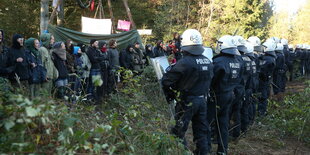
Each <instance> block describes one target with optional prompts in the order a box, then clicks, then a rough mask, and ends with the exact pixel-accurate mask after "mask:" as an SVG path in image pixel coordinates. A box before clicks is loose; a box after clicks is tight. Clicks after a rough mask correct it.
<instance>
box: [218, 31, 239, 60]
mask: <svg viewBox="0 0 310 155" xmlns="http://www.w3.org/2000/svg"><path fill="white" fill-rule="evenodd" d="M216 50H217V52H219V51H220V52H223V53H226V54H232V55H240V53H239V51H238V50H237V44H236V41H235V39H234V37H233V36H231V35H224V36H222V37H221V38H220V39H219V40H218V41H217V47H216Z"/></svg>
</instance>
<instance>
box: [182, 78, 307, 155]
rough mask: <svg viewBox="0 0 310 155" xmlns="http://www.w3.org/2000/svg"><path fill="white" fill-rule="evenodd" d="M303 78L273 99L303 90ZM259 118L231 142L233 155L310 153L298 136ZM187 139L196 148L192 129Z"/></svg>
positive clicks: (230, 146)
mask: <svg viewBox="0 0 310 155" xmlns="http://www.w3.org/2000/svg"><path fill="white" fill-rule="evenodd" d="M303 81H305V79H303V80H298V81H293V82H288V83H287V87H286V92H285V93H280V94H278V95H271V98H270V99H271V100H275V101H282V100H283V99H284V97H285V96H287V95H291V94H294V93H297V92H301V91H303V90H304V89H305V88H306V85H305V83H304V82H303ZM262 122H263V121H261V120H257V121H256V122H255V123H254V124H253V125H252V126H251V127H250V129H249V131H248V132H247V134H246V135H242V136H241V137H240V138H239V139H238V140H236V141H232V142H230V143H229V154H232V155H310V147H309V146H306V145H305V144H303V143H302V142H300V141H298V139H297V138H296V137H285V138H283V136H280V133H277V131H275V130H273V129H272V128H268V124H263V123H262ZM190 128H191V127H190ZM186 137H187V140H188V142H189V147H190V149H191V150H194V149H195V145H194V144H193V142H192V130H191V129H189V130H188V133H187V136H186ZM280 137H281V138H280ZM216 148H217V145H212V152H213V154H215V153H214V152H216Z"/></svg>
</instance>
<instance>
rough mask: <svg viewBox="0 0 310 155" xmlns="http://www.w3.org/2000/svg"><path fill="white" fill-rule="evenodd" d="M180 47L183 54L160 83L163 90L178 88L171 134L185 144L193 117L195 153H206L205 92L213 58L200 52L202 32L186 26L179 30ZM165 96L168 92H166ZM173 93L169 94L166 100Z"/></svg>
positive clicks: (202, 50) (202, 49)
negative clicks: (180, 32) (173, 125)
mask: <svg viewBox="0 0 310 155" xmlns="http://www.w3.org/2000/svg"><path fill="white" fill-rule="evenodd" d="M181 45H182V47H181V49H182V50H183V51H184V57H183V58H182V59H181V60H179V61H178V62H177V63H176V64H175V66H173V67H171V69H170V70H168V71H167V73H166V74H164V75H163V78H162V86H163V89H164V90H165V92H166V94H173V93H172V92H171V91H172V89H173V90H176V91H179V92H180V96H179V99H180V102H179V103H177V105H176V116H175V119H176V125H175V127H174V128H173V129H172V132H173V134H175V135H176V136H177V137H179V138H180V139H182V140H183V143H184V145H185V146H186V145H187V144H186V140H185V133H186V130H187V128H188V125H189V123H190V121H192V127H193V134H194V142H195V143H196V150H195V154H199V155H202V154H207V153H208V151H209V149H208V142H207V133H208V131H209V125H208V121H207V103H206V99H205V95H206V94H208V92H209V87H210V83H211V79H212V77H213V65H212V62H211V61H210V60H209V59H208V58H207V57H205V56H203V55H202V53H203V52H204V48H203V46H202V36H201V34H200V32H198V31H197V30H195V29H188V30H186V31H185V32H184V33H183V34H182V41H181ZM166 96H167V95H166ZM173 98H174V97H172V96H168V100H171V99H173Z"/></svg>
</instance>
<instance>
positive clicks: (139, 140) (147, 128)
mask: <svg viewBox="0 0 310 155" xmlns="http://www.w3.org/2000/svg"><path fill="white" fill-rule="evenodd" d="M150 70H151V69H150V68H147V69H146V72H144V73H143V74H142V75H141V76H134V74H129V72H128V71H123V73H122V75H124V82H123V83H121V85H122V86H123V88H121V89H119V92H118V93H116V94H113V95H111V97H110V98H109V99H108V100H107V101H106V102H105V103H103V104H102V105H100V106H89V105H83V104H82V103H77V104H75V105H74V106H72V108H68V107H67V106H66V104H65V102H64V101H55V100H50V99H44V98H37V99H34V100H32V101H30V100H29V99H28V98H26V97H24V96H22V95H16V94H13V93H9V94H7V95H4V94H3V93H0V95H1V96H0V98H1V100H0V101H1V102H2V103H1V104H0V152H3V153H49V154H52V153H53V154H54V153H57V154H75V153H91V154H150V153H151V154H182V153H186V151H185V150H184V148H183V145H182V144H181V143H180V142H179V140H178V139H176V138H175V137H174V136H172V135H170V134H168V131H169V127H170V126H171V124H170V123H171V122H172V121H170V117H171V116H170V113H169V106H168V105H167V103H166V101H165V99H164V97H163V95H162V93H160V87H159V84H158V82H157V80H156V77H155V75H154V74H153V73H152V72H150Z"/></svg>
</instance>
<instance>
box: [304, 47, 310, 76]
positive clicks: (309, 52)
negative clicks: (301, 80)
mask: <svg viewBox="0 0 310 155" xmlns="http://www.w3.org/2000/svg"><path fill="white" fill-rule="evenodd" d="M305 51H306V54H305V55H306V62H305V70H306V75H307V77H309V76H310V45H307V47H306V50H305Z"/></svg>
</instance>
